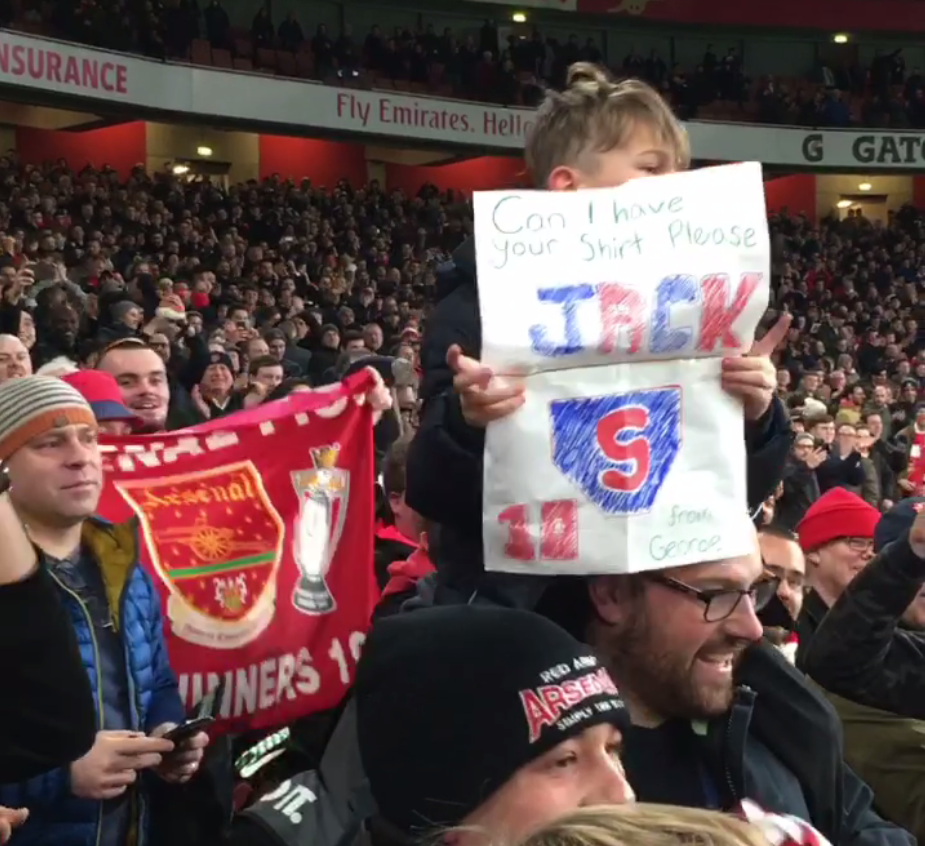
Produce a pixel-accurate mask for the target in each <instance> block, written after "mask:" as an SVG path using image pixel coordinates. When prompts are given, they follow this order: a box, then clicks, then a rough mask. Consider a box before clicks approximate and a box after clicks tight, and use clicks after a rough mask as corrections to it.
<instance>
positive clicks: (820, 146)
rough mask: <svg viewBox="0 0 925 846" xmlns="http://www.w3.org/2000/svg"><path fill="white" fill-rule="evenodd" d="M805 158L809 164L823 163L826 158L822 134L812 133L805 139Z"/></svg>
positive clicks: (803, 149)
mask: <svg viewBox="0 0 925 846" xmlns="http://www.w3.org/2000/svg"><path fill="white" fill-rule="evenodd" d="M802 151H803V158H804V159H805V160H806V161H808V162H814V163H815V162H821V161H822V160H823V159H824V158H825V143H824V142H823V140H822V133H821V132H811V133H810V134H809V135H807V136H806V137H805V138H804V139H803V148H802Z"/></svg>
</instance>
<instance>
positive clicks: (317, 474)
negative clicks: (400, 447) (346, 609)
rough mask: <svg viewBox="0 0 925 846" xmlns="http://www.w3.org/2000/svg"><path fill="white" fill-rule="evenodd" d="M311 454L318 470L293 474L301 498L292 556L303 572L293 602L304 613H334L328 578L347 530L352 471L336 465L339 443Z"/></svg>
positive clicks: (320, 448) (299, 471)
mask: <svg viewBox="0 0 925 846" xmlns="http://www.w3.org/2000/svg"><path fill="white" fill-rule="evenodd" d="M310 452H311V455H312V461H313V463H314V465H315V466H314V468H313V469H311V470H295V471H293V473H292V484H293V486H294V487H295V490H296V494H297V496H298V497H299V518H298V522H297V523H296V526H295V531H294V533H293V541H292V543H293V549H292V553H293V557H294V558H295V561H296V564H297V565H298V567H299V573H300V578H299V581H298V582H297V583H296V586H295V590H294V591H293V594H292V602H293V604H294V605H295V607H296V608H298V609H299V611H301V612H302V613H303V614H312V615H315V614H330V613H331V612H332V611H333V610H334V609H335V608H336V607H337V603H336V602H335V601H334V597H333V596H332V595H331V591H330V590H329V589H328V585H327V582H326V581H325V576H326V575H327V573H328V569H329V567H330V566H331V561H332V559H333V558H334V553H335V552H336V550H337V544H338V542H339V541H340V538H341V534H342V532H343V529H344V520H345V518H346V516H347V496H348V493H349V481H350V478H349V473H348V471H346V470H343V469H341V468H339V467H337V466H336V465H337V458H338V455H339V454H340V445H339V444H335V445H333V446H326V447H318V448H313V449H311V450H310Z"/></svg>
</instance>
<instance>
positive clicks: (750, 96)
mask: <svg viewBox="0 0 925 846" xmlns="http://www.w3.org/2000/svg"><path fill="white" fill-rule="evenodd" d="M4 6H5V8H0V23H5V24H7V25H9V24H11V23H15V24H16V25H24V26H25V27H27V30H28V31H36V32H43V33H47V34H49V35H52V36H55V37H61V38H65V39H67V40H71V41H77V42H82V43H86V44H92V45H94V46H97V47H104V48H107V49H111V50H119V51H127V52H135V53H140V54H143V55H147V56H151V57H153V58H158V59H179V60H192V61H193V62H194V63H205V64H213V63H214V64H216V65H218V66H220V67H227V68H229V69H231V68H232V67H234V68H236V69H238V70H252V69H259V70H265V71H269V72H273V73H280V74H284V75H291V76H307V77H311V78H315V79H321V80H324V81H325V82H335V83H336V82H337V81H346V82H348V83H349V84H360V85H368V86H372V87H376V86H378V85H381V84H382V83H386V84H389V85H391V84H396V83H397V84H399V85H401V86H408V87H409V90H412V91H414V90H421V91H431V92H432V93H435V94H440V95H444V96H454V97H458V98H463V99H472V100H478V101H482V102H495V103H500V104H502V105H524V106H532V105H535V104H536V103H538V102H539V101H540V99H541V98H542V92H543V89H544V88H545V87H546V86H547V85H552V86H554V87H559V86H561V85H562V83H563V82H564V80H565V73H566V69H567V68H568V67H569V66H570V65H571V64H573V63H574V62H577V61H588V62H594V63H601V62H602V60H604V57H603V55H602V52H601V46H600V45H599V44H596V43H595V40H594V39H593V38H591V37H589V38H587V39H585V41H584V43H581V42H580V40H579V38H578V36H576V35H571V36H569V37H568V38H566V39H563V40H560V39H558V38H554V37H550V36H544V35H543V33H542V32H541V30H540V29H539V28H537V27H532V28H531V30H530V34H529V35H527V34H524V33H518V34H517V35H513V34H511V35H508V36H507V38H506V39H502V38H501V37H500V36H499V31H498V24H497V22H496V21H494V20H491V19H486V20H485V22H484V24H483V25H482V27H481V28H480V29H479V31H478V34H477V35H475V34H461V33H457V32H454V31H453V30H452V29H451V28H449V27H447V28H445V29H443V30H442V32H437V30H436V29H435V27H434V26H433V25H432V24H429V25H428V24H425V25H424V27H423V29H417V28H416V27H415V26H411V25H408V26H396V27H395V28H394V30H393V31H391V32H387V31H385V29H384V28H382V27H379V26H373V27H372V28H371V29H370V31H369V32H368V33H366V34H360V33H354V32H353V30H352V28H351V26H350V24H349V22H348V23H347V24H345V27H344V30H343V31H342V32H340V33H337V34H335V33H333V32H329V31H328V28H327V26H326V25H325V24H318V25H317V26H316V27H312V26H310V25H309V24H308V22H306V21H300V20H299V16H298V15H297V14H296V13H294V12H292V11H289V12H287V13H286V15H285V17H283V18H282V19H274V17H273V15H272V14H271V12H270V9H269V5H265V4H263V3H256V2H255V5H254V8H255V14H254V17H253V21H252V23H251V26H250V28H249V29H248V28H246V27H241V26H236V25H235V24H234V23H233V22H232V18H231V16H230V15H229V12H228V10H227V9H226V8H225V7H224V6H223V4H222V2H221V0H208V2H207V3H205V4H204V5H203V6H202V7H201V8H200V4H199V3H198V0H176V2H166V3H164V2H160V0H155V2H147V3H144V4H125V3H121V2H114V1H111V0H82V2H80V3H75V2H71V0H42V2H26V3H23V4H22V5H21V6H20V7H19V11H18V13H17V6H16V4H14V3H13V2H11V0H8V2H7V3H6V4H4ZM640 40H641V41H642V42H643V43H644V38H643V37H641V38H640ZM220 57H221V58H220ZM295 57H298V58H299V59H300V60H299V61H295ZM302 59H304V61H302ZM609 60H610V63H611V66H612V70H613V71H614V72H616V73H618V74H621V75H624V76H626V77H632V78H641V79H645V80H647V81H648V82H649V83H651V84H652V85H653V86H654V87H655V88H657V89H658V90H659V91H660V93H661V94H662V95H663V96H664V97H665V98H666V99H667V100H668V101H669V102H671V103H672V105H673V106H674V108H675V110H676V112H677V113H678V114H679V115H680V116H681V118H682V119H691V118H695V117H698V116H701V117H706V118H714V119H731V120H736V121H741V120H745V121H752V120H758V121H760V122H763V123H783V124H791V125H802V126H832V127H848V126H871V127H894V128H899V129H902V128H912V129H921V128H925V80H923V77H922V72H921V69H920V68H917V67H912V68H907V67H906V62H905V59H904V57H903V53H902V49H901V48H900V49H896V50H893V51H892V52H889V53H886V52H883V51H881V50H877V52H876V55H875V56H874V58H873V59H872V61H871V62H870V63H869V65H866V66H865V65H864V64H861V63H860V62H859V61H858V60H857V59H856V58H855V59H848V58H846V59H844V60H839V62H840V64H837V65H836V64H835V63H834V62H833V66H832V67H830V66H829V65H827V64H825V63H824V62H820V63H819V65H818V67H815V68H812V69H809V68H807V69H806V71H805V74H804V76H802V77H799V76H798V77H793V76H790V75H788V74H785V73H784V72H783V71H782V72H781V74H780V75H779V76H778V77H775V76H767V77H752V76H749V75H748V74H746V73H745V72H744V70H743V67H742V57H741V56H740V55H739V53H738V51H737V49H736V48H735V47H729V48H728V49H726V50H725V52H723V50H722V49H719V50H717V49H716V48H715V47H714V46H713V45H712V44H711V45H707V48H706V50H705V51H704V54H703V57H702V59H701V61H700V62H699V63H698V64H697V65H696V66H695V67H687V66H684V65H682V64H678V63H674V62H672V60H671V59H670V58H669V57H667V56H662V55H660V54H659V52H658V50H657V49H654V48H652V49H644V48H642V47H640V49H639V51H638V52H637V50H635V49H634V50H632V51H631V52H630V53H629V54H628V55H627V56H625V57H623V59H622V60H620V59H618V58H616V57H609Z"/></svg>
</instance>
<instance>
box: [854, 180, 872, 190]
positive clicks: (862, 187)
mask: <svg viewBox="0 0 925 846" xmlns="http://www.w3.org/2000/svg"><path fill="white" fill-rule="evenodd" d="M873 187H874V186H873V185H871V184H870V183H869V182H862V183H861V184H860V185H858V191H870V189H871V188H873Z"/></svg>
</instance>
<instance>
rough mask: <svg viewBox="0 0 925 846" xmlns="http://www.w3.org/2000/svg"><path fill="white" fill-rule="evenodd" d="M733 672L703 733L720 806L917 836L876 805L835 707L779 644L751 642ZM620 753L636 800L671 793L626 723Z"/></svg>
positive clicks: (823, 826)
mask: <svg viewBox="0 0 925 846" xmlns="http://www.w3.org/2000/svg"><path fill="white" fill-rule="evenodd" d="M736 682H737V685H738V686H737V689H736V695H735V700H734V703H733V705H732V708H731V709H730V710H729V711H728V712H727V713H726V714H724V715H723V716H722V717H718V718H716V719H714V720H711V721H710V722H709V723H708V724H707V726H706V727H705V733H704V732H701V734H702V737H701V738H700V750H701V754H702V760H703V763H704V766H705V768H706V769H707V771H708V772H709V773H710V775H711V776H712V780H713V782H714V783H715V785H716V786H717V787H718V789H719V791H720V794H721V795H720V797H719V805H720V807H721V808H725V809H728V808H731V807H732V806H734V805H736V804H738V802H739V801H741V800H742V799H746V798H747V799H752V800H754V801H755V802H757V803H758V804H759V805H761V806H762V807H763V808H765V809H766V810H770V811H775V812H777V813H785V814H793V815H794V816H797V817H800V818H802V819H807V820H809V821H811V822H812V823H813V825H814V826H815V827H816V828H818V829H819V830H820V831H821V832H822V833H823V834H825V836H826V837H827V838H828V839H829V841H830V842H831V843H832V844H833V845H834V846H848V844H855V846H860V844H866V845H867V846H872V844H883V846H886V844H892V845H893V846H912V844H914V842H915V840H914V838H913V837H912V836H911V835H910V834H909V833H908V832H906V831H904V830H903V829H900V828H897V827H896V826H894V825H892V824H891V823H888V822H886V821H884V820H883V819H881V818H880V817H879V816H877V814H876V813H874V811H873V810H872V808H871V801H872V794H871V791H870V789H869V788H868V787H867V785H866V784H864V782H862V781H861V780H860V779H859V778H858V777H857V776H856V775H855V774H854V773H853V772H852V771H851V770H850V769H849V768H848V766H847V765H846V764H845V763H844V760H843V758H842V739H841V728H840V722H839V719H838V716H837V714H836V713H835V711H834V710H833V708H832V706H831V705H830V704H829V703H828V702H827V701H826V700H825V699H824V698H823V697H822V696H821V695H820V694H819V693H817V692H816V691H815V690H813V689H812V688H811V687H809V685H807V684H806V681H805V679H804V678H803V676H802V674H801V673H799V672H798V671H797V670H795V669H794V668H793V667H791V666H790V664H789V663H788V662H787V660H786V659H785V658H784V657H783V656H782V655H781V654H780V652H779V651H778V650H777V649H775V648H774V647H773V646H772V645H770V644H768V643H766V642H764V641H762V642H760V643H758V644H755V645H754V646H752V647H750V648H749V649H748V650H747V651H746V653H745V655H744V658H743V660H742V663H741V664H740V666H739V667H738V668H737V670H736ZM624 760H625V764H626V771H627V776H628V778H629V781H630V784H632V785H633V788H634V789H635V790H636V794H637V798H638V799H639V800H640V801H644V802H657V803H663V802H670V801H673V798H674V794H673V789H674V786H673V784H672V779H670V778H665V773H664V771H662V772H661V773H660V775H659V776H658V777H655V774H656V773H658V771H659V766H658V762H657V761H652V760H639V759H634V756H633V733H632V730H631V731H630V732H629V734H628V737H627V743H626V755H625V756H624Z"/></svg>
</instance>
